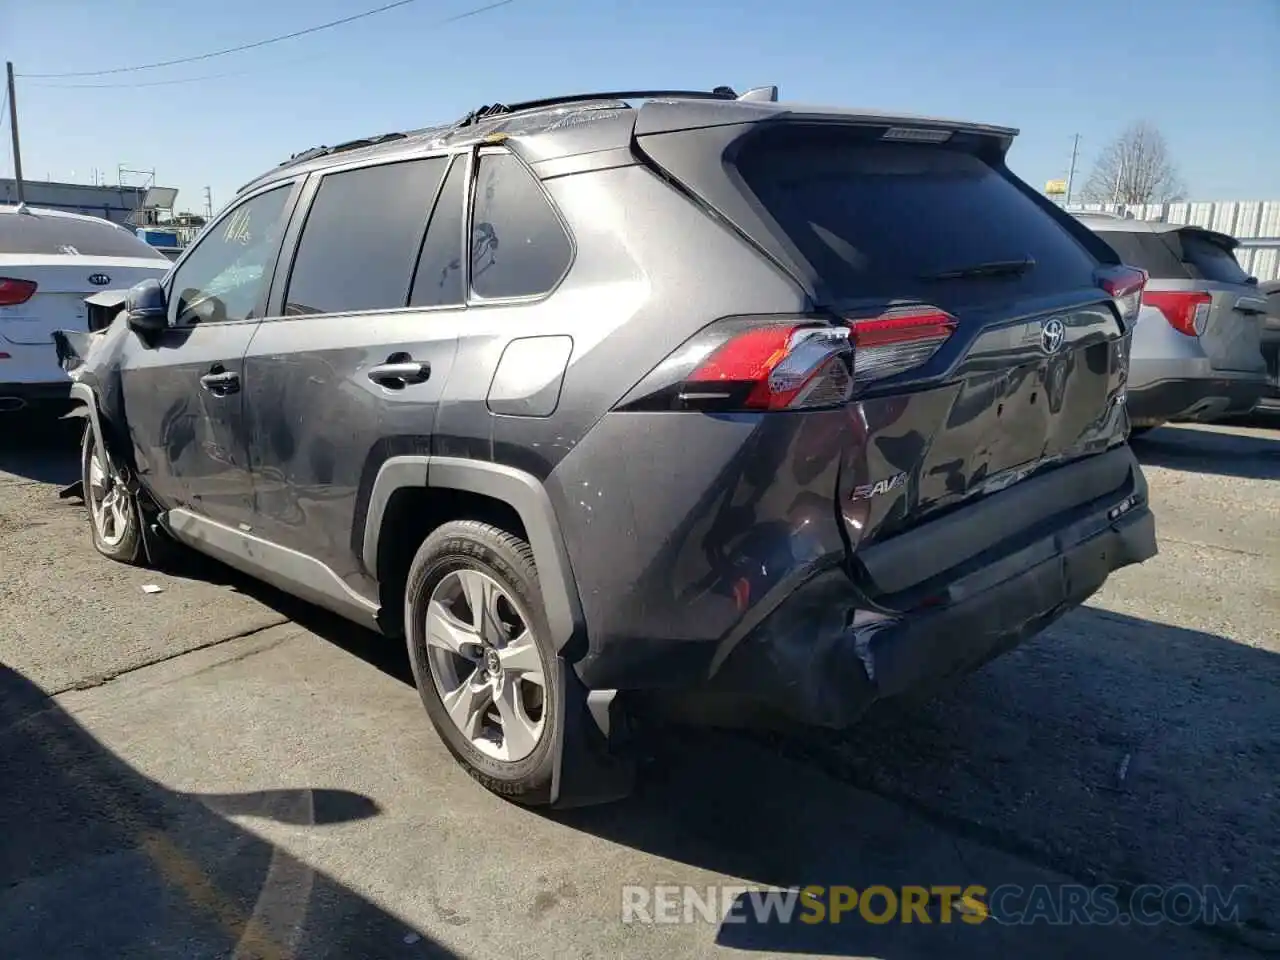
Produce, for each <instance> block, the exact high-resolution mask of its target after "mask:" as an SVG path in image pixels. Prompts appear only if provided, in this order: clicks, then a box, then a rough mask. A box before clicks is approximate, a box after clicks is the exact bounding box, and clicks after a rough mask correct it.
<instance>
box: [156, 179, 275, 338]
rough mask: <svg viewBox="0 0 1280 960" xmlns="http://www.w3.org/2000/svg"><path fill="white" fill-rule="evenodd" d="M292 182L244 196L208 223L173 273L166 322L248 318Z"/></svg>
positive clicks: (267, 269) (271, 254) (270, 260)
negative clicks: (236, 203) (247, 198)
mask: <svg viewBox="0 0 1280 960" xmlns="http://www.w3.org/2000/svg"><path fill="white" fill-rule="evenodd" d="M292 189H293V185H292V184H285V185H283V186H279V187H276V188H275V189H274V190H268V191H267V192H266V193H260V194H258V195H257V196H256V197H253V198H252V199H250V200H246V201H245V202H244V203H242V204H241V205H240V206H239V207H237V208H236V209H235V210H233V211H232V212H231V213H230V214H229V215H227V216H226V217H223V218H222V219H221V220H220V221H218V222H217V223H216V224H214V225H213V227H212V229H211V230H210V231H209V232H208V233H206V234H205V235H204V236H203V237H202V238H201V239H200V241H199V242H198V243H197V244H196V246H195V248H194V249H193V250H192V251H191V253H190V254H188V256H187V259H186V260H185V261H183V263H182V266H180V267H178V270H177V272H176V273H175V274H174V277H173V286H172V288H171V290H170V293H169V322H170V323H176V324H190V323H219V322H224V321H228V320H248V319H250V318H251V317H253V315H254V313H253V312H254V308H255V307H256V306H257V305H258V302H259V300H260V299H261V298H262V294H263V292H264V291H263V288H264V285H265V283H266V280H267V278H268V277H269V275H270V268H271V266H272V264H273V263H274V262H275V257H276V251H277V250H278V249H279V246H280V233H281V231H282V230H283V229H284V224H283V222H282V221H283V219H284V208H285V202H286V201H287V200H288V199H289V193H290V191H291V190H292Z"/></svg>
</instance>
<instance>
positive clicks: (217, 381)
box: [200, 370, 240, 397]
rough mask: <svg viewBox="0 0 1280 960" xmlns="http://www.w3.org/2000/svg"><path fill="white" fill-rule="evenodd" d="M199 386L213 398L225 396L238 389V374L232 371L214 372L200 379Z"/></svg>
mask: <svg viewBox="0 0 1280 960" xmlns="http://www.w3.org/2000/svg"><path fill="white" fill-rule="evenodd" d="M200 386H202V387H203V388H204V389H206V390H208V391H209V392H210V393H212V394H213V395H214V396H218V397H221V396H225V395H226V394H228V393H235V392H236V391H238V390H239V389H240V374H238V373H235V372H234V371H232V370H215V371H211V372H209V373H206V374H205V375H204V376H203V377H201V378H200Z"/></svg>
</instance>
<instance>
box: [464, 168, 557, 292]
mask: <svg viewBox="0 0 1280 960" xmlns="http://www.w3.org/2000/svg"><path fill="white" fill-rule="evenodd" d="M572 259H573V245H572V243H571V242H570V240H569V236H568V234H567V233H565V229H564V225H563V224H562V223H561V222H560V217H559V216H558V215H557V213H556V211H555V209H554V208H553V207H552V206H551V201H550V200H549V199H548V198H547V195H546V194H545V193H544V192H543V191H542V187H541V185H540V184H539V183H538V181H537V180H536V179H534V176H533V174H532V173H530V172H529V170H528V168H527V167H525V165H524V164H523V163H521V162H520V161H519V160H517V159H516V158H515V157H513V156H511V155H510V154H506V153H494V154H485V155H483V156H481V157H480V167H479V170H478V171H477V173H476V193H475V203H474V207H473V210H472V215H471V290H472V292H473V293H474V294H475V295H476V296H477V297H479V298H483V299H498V298H503V297H534V296H538V295H540V294H544V293H548V292H549V291H551V290H552V289H553V288H554V287H555V285H556V284H558V283H559V282H560V278H561V277H563V276H564V274H565V271H567V270H568V269H569V262H570V261H571V260H572Z"/></svg>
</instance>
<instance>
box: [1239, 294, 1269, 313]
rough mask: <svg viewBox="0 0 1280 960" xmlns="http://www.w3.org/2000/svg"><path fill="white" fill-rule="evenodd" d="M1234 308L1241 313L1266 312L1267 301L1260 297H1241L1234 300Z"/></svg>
mask: <svg viewBox="0 0 1280 960" xmlns="http://www.w3.org/2000/svg"><path fill="white" fill-rule="evenodd" d="M1236 309H1237V310H1239V311H1240V312H1241V313H1266V312H1267V301H1265V300H1263V299H1262V298H1261V297H1241V298H1240V299H1239V300H1237V301H1236Z"/></svg>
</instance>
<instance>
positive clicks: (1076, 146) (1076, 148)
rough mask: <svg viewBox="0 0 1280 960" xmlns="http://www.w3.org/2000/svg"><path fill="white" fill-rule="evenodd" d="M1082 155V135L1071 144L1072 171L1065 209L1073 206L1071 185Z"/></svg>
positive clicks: (1068, 175)
mask: <svg viewBox="0 0 1280 960" xmlns="http://www.w3.org/2000/svg"><path fill="white" fill-rule="evenodd" d="M1079 154H1080V134H1078V133H1077V134H1076V135H1075V139H1074V140H1073V141H1072V144H1071V169H1070V170H1069V171H1068V173H1067V199H1066V200H1064V201H1063V203H1062V205H1063V206H1064V207H1069V206H1071V184H1072V181H1074V180H1075V178H1076V157H1077V156H1079Z"/></svg>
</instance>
